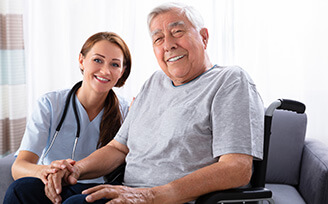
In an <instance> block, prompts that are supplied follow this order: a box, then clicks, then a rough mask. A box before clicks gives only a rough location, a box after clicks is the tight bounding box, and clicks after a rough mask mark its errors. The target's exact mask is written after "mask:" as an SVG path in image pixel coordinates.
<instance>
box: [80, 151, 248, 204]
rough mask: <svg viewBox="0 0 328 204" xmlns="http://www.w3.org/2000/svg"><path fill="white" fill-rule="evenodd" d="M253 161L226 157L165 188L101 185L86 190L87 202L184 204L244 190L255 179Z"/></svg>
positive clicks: (241, 156) (237, 157)
mask: <svg viewBox="0 0 328 204" xmlns="http://www.w3.org/2000/svg"><path fill="white" fill-rule="evenodd" d="M252 161H253V157H252V156H249V155H244V154H227V155H223V156H221V157H220V160H219V161H218V162H217V163H215V164H212V165H209V166H207V167H204V168H201V169H199V170H197V171H195V172H193V173H191V174H189V175H187V176H185V177H183V178H180V179H177V180H175V181H172V182H170V183H168V184H166V185H163V186H158V187H154V188H148V189H133V188H128V187H125V186H110V185H102V186H98V187H94V188H91V189H87V190H85V191H84V192H83V193H84V194H90V195H88V196H87V197H86V200H87V201H88V202H93V201H95V200H98V199H101V198H108V199H112V200H111V201H110V202H109V203H118V202H122V203H125V202H127V201H129V202H130V203H138V204H140V203H147V204H148V203H154V204H163V203H172V204H173V203H174V204H175V203H185V202H188V201H192V200H195V199H197V198H198V197H199V196H201V195H203V194H206V193H210V192H213V191H217V190H225V189H229V188H236V187H240V186H244V185H246V184H248V183H249V181H250V178H251V175H252Z"/></svg>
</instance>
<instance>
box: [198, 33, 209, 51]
mask: <svg viewBox="0 0 328 204" xmlns="http://www.w3.org/2000/svg"><path fill="white" fill-rule="evenodd" d="M199 33H200V35H201V36H202V41H203V44H204V49H205V50H206V48H207V43H208V38H209V36H208V30H207V28H202V29H200V31H199Z"/></svg>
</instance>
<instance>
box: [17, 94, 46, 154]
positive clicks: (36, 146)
mask: <svg viewBox="0 0 328 204" xmlns="http://www.w3.org/2000/svg"><path fill="white" fill-rule="evenodd" d="M51 115H52V110H51V105H50V102H49V100H48V98H47V97H46V96H42V97H41V98H40V99H39V100H38V101H37V104H36V107H35V108H34V111H33V112H32V114H31V116H30V118H29V120H28V122H27V125H26V129H25V133H24V136H23V139H22V142H21V145H20V147H19V149H18V151H17V152H16V155H17V154H18V152H19V151H21V150H26V151H30V152H33V153H35V154H37V155H38V156H39V157H40V156H41V154H42V151H43V149H44V148H45V146H46V144H47V140H48V137H49V133H50V127H51V122H52V121H51Z"/></svg>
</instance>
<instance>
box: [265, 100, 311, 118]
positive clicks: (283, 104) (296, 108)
mask: <svg viewBox="0 0 328 204" xmlns="http://www.w3.org/2000/svg"><path fill="white" fill-rule="evenodd" d="M275 109H281V110H288V111H293V112H296V113H304V112H305V105H304V104H303V103H301V102H299V101H294V100H290V99H278V100H276V101H274V102H273V103H271V104H270V106H269V107H268V108H267V110H266V111H265V115H266V116H272V115H273V112H274V111H275Z"/></svg>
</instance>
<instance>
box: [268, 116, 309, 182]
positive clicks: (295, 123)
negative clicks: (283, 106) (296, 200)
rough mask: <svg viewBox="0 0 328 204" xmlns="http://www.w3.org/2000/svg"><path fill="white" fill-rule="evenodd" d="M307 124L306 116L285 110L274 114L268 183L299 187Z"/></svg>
mask: <svg viewBox="0 0 328 204" xmlns="http://www.w3.org/2000/svg"><path fill="white" fill-rule="evenodd" d="M306 124H307V117H306V114H297V113H295V112H291V111H283V110H276V111H275V112H274V114H273V120H272V127H271V132H272V134H271V138H270V146H269V155H268V166H267V174H266V182H267V183H280V184H289V185H298V183H299V174H300V165H301V158H302V151H303V146H304V138H305V132H306Z"/></svg>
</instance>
